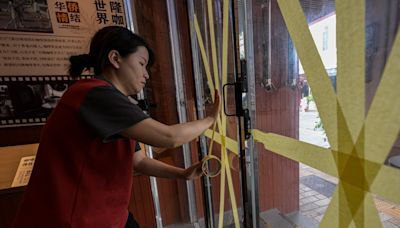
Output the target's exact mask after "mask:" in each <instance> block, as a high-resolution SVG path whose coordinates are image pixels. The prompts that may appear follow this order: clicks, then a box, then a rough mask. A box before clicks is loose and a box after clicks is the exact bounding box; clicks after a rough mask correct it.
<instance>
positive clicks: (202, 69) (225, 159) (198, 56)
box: [189, 0, 242, 227]
mask: <svg viewBox="0 0 400 228" xmlns="http://www.w3.org/2000/svg"><path fill="white" fill-rule="evenodd" d="M207 3H211V4H212V5H211V6H210V9H211V11H209V8H208V5H207ZM224 3H226V4H229V3H230V1H222V0H217V1H197V0H196V1H190V3H189V5H190V6H193V9H192V10H193V11H192V12H189V14H191V30H192V42H193V43H192V47H194V50H193V52H194V54H193V55H194V57H193V59H194V61H195V62H194V65H195V66H196V64H197V65H198V66H199V67H198V69H197V70H198V72H196V69H195V74H197V75H195V78H196V84H197V86H196V90H197V91H196V93H198V94H199V95H200V96H198V100H197V102H198V103H199V104H200V105H199V106H198V107H200V108H199V111H200V112H201V113H200V114H201V115H206V114H208V113H209V111H210V110H209V107H210V104H211V103H212V102H213V95H214V91H213V89H214V88H215V89H217V90H218V91H219V94H220V96H221V109H225V113H226V114H228V115H229V114H235V111H236V110H235V100H234V99H235V96H234V88H233V87H232V86H226V87H225V91H224V93H223V92H222V89H223V85H224V84H226V83H233V82H234V81H235V61H234V58H235V57H234V56H235V53H234V50H235V47H234V41H233V30H232V16H231V13H232V12H231V9H229V10H228V12H227V15H228V20H227V21H226V22H228V24H224V18H223V17H224V10H223V9H224ZM189 8H190V7H189ZM189 11H190V9H189ZM209 13H211V18H212V21H210V20H209V19H210V17H209ZM195 18H196V19H195ZM197 26H198V30H197V31H196V27H197ZM211 26H212V27H211ZM224 26H227V31H228V32H227V39H226V44H225V45H226V48H225V50H224V48H223V47H224V37H223V28H224ZM212 28H213V30H214V35H213V34H212ZM199 38H201V40H200V39H199ZM214 45H215V46H214ZM214 47H215V49H214V50H215V51H214V50H213V48H214ZM224 51H226V52H227V58H226V65H227V67H226V71H225V70H224V69H223V65H224V64H223V63H224V61H223V55H224ZM213 52H214V53H215V57H214V58H213ZM196 60H197V62H196ZM195 68H196V67H195ZM224 72H226V73H225V76H224ZM223 94H224V97H222V95H223ZM224 103H225V104H224ZM203 107H204V112H203V111H202V110H201V109H202V108H203ZM222 112H223V110H221V113H222ZM218 122H219V123H218ZM218 122H217V123H216V127H215V134H214V142H213V146H212V147H210V143H211V141H212V140H211V139H210V138H212V129H210V130H209V131H207V132H206V133H205V135H206V137H205V139H206V140H205V143H204V144H203V147H205V148H203V152H206V153H207V154H208V155H210V154H212V155H214V156H216V157H217V158H218V159H219V160H221V163H219V162H218V161H216V160H210V162H209V163H208V166H209V170H210V172H211V174H213V173H214V171H216V170H218V168H219V166H220V165H222V167H226V168H225V169H224V168H222V169H221V173H219V174H218V175H216V176H215V177H209V179H208V180H209V181H210V183H211V187H210V188H209V190H210V195H209V196H207V190H205V191H206V194H205V198H206V199H204V200H205V202H206V203H205V205H204V206H205V207H206V208H207V207H209V208H208V210H209V211H211V212H210V213H211V216H210V218H211V219H213V221H211V222H212V223H213V224H214V226H215V227H217V226H218V224H219V223H222V224H223V225H224V226H225V225H234V224H237V225H239V224H240V221H241V220H242V219H241V217H242V212H241V211H242V210H241V207H242V206H241V205H242V200H241V193H240V173H239V171H240V168H239V162H238V156H237V153H238V144H237V138H238V137H237V135H238V130H237V129H238V128H237V118H236V117H235V116H232V117H230V116H226V115H225V114H222V115H220V121H218ZM221 135H225V136H226V147H227V151H226V152H224V150H223V149H222V146H221V140H220V138H221V137H220V136H221ZM224 154H225V155H224ZM224 170H225V172H224ZM230 183H231V184H230ZM205 189H207V188H205ZM221 189H222V191H221ZM207 197H210V198H212V199H211V200H209V199H207ZM207 203H209V204H212V205H207ZM221 205H222V206H221ZM221 213H222V214H223V215H222V214H221ZM220 218H221V219H220Z"/></svg>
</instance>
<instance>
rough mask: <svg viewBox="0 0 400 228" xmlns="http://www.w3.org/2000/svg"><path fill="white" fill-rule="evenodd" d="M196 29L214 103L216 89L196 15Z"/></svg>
mask: <svg viewBox="0 0 400 228" xmlns="http://www.w3.org/2000/svg"><path fill="white" fill-rule="evenodd" d="M194 29H195V31H196V37H197V41H198V43H199V48H200V53H201V59H202V60H203V65H204V71H205V72H206V76H207V83H208V87H209V88H210V92H211V97H212V100H213V101H214V90H215V89H214V84H213V83H212V78H211V72H210V64H209V63H208V60H207V55H206V50H205V48H204V43H203V38H202V37H201V33H200V28H199V22H198V21H197V17H196V15H194Z"/></svg>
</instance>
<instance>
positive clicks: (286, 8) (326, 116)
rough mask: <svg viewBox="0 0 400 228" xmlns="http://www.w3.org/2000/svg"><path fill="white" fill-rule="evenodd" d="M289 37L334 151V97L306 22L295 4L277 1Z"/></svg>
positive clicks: (299, 8)
mask: <svg viewBox="0 0 400 228" xmlns="http://www.w3.org/2000/svg"><path fill="white" fill-rule="evenodd" d="M278 4H279V8H280V9H281V12H282V16H283V18H284V20H285V22H286V26H287V28H288V30H289V33H290V36H291V38H292V40H293V43H294V45H295V47H296V50H297V53H298V55H299V57H300V60H301V64H302V65H303V68H304V71H305V74H306V76H307V81H308V82H309V84H310V87H311V88H312V92H313V96H314V99H315V101H316V103H317V107H318V111H319V113H320V116H321V118H322V121H323V124H324V128H325V130H326V134H327V136H328V138H329V143H330V145H331V147H332V149H333V150H337V149H338V147H337V116H336V115H334V114H333V115H332V113H336V94H335V91H334V90H333V87H332V84H331V81H330V79H329V77H328V74H327V73H326V71H325V67H324V65H323V63H322V60H321V58H320V56H319V54H318V50H317V48H316V46H315V44H314V42H313V38H312V36H311V32H310V30H309V28H308V24H307V21H306V18H305V16H304V14H303V12H302V8H301V5H300V3H299V1H298V0H278Z"/></svg>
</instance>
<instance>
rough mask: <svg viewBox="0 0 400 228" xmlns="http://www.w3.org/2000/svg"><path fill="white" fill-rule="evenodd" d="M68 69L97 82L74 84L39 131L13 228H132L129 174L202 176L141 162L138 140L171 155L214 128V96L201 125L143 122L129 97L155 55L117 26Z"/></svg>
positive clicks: (193, 170) (141, 82)
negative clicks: (86, 73)
mask: <svg viewBox="0 0 400 228" xmlns="http://www.w3.org/2000/svg"><path fill="white" fill-rule="evenodd" d="M70 62H71V66H70V70H69V72H70V75H71V76H80V75H81V73H82V71H83V70H84V69H88V68H90V67H93V68H94V72H95V75H96V77H95V78H93V79H84V80H79V81H77V82H76V83H74V85H73V86H71V87H70V88H69V89H68V91H66V92H65V94H64V95H63V97H62V98H61V100H60V102H59V103H58V105H57V107H56V108H55V109H54V111H53V112H52V114H51V116H50V117H49V119H48V121H47V123H46V125H45V127H44V128H43V131H42V136H41V140H40V145H39V149H38V153H37V156H36V161H35V166H34V169H33V172H32V176H31V179H30V182H29V184H28V186H27V189H26V191H25V195H24V199H23V202H22V204H21V207H20V211H19V213H18V215H17V218H16V222H15V227H40V228H43V227H57V228H62V227H77V228H85V227H106V228H111V227H124V226H126V227H128V226H129V225H131V226H133V227H135V222H134V220H133V217H132V216H131V215H130V214H129V216H128V210H127V208H128V203H129V198H130V192H131V186H132V167H134V169H135V170H136V171H138V172H140V173H142V174H147V175H153V176H158V177H167V178H182V179H193V178H195V177H198V176H199V175H200V173H201V164H200V163H198V164H195V165H193V166H192V167H190V168H187V169H181V168H178V167H174V166H170V165H167V164H164V163H162V162H159V161H157V160H153V159H150V158H147V157H146V156H145V154H144V152H143V151H140V148H137V141H140V142H143V143H145V144H149V145H152V146H156V147H164V148H173V147H178V146H180V145H182V144H184V143H187V142H189V141H191V140H193V139H195V138H196V137H198V136H199V135H200V134H202V132H204V131H205V130H206V129H208V128H209V127H210V126H211V125H212V123H213V122H214V120H215V118H216V116H217V115H218V111H219V97H218V96H216V102H215V103H214V104H213V108H212V112H211V113H212V114H211V115H210V116H208V117H206V118H204V119H202V120H197V121H193V122H188V123H183V124H176V125H171V126H168V125H165V124H162V123H160V122H157V121H156V120H153V119H152V118H150V117H149V116H147V115H145V114H144V113H143V112H142V110H140V108H139V107H138V106H136V105H134V104H132V103H131V102H130V101H129V99H128V97H127V96H129V95H133V94H137V93H138V92H140V91H141V90H142V89H143V87H144V86H145V84H146V81H147V80H148V79H149V74H148V71H147V68H148V67H149V66H151V64H152V63H153V53H152V51H151V50H150V48H149V47H148V45H147V44H146V42H145V41H144V40H143V39H142V38H140V37H139V36H137V35H135V34H133V33H132V32H131V31H129V30H128V29H126V28H123V27H117V26H110V27H105V28H103V29H100V30H99V31H98V32H97V33H96V34H95V35H94V37H93V39H92V41H91V44H90V52H89V54H84V55H79V56H72V57H71V58H70ZM136 151H138V152H136ZM133 186H134V185H133Z"/></svg>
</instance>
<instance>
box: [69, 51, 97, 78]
mask: <svg viewBox="0 0 400 228" xmlns="http://www.w3.org/2000/svg"><path fill="white" fill-rule="evenodd" d="M69 62H70V63H71V64H70V66H69V71H68V73H69V75H70V76H71V77H73V78H77V77H80V76H81V74H82V72H83V70H84V69H86V68H89V67H92V66H93V61H92V58H91V57H90V55H88V54H83V55H73V56H71V57H69Z"/></svg>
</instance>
